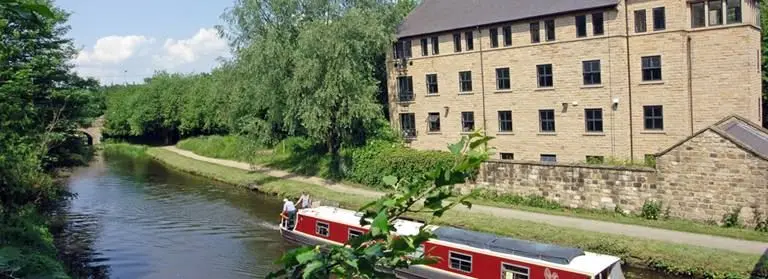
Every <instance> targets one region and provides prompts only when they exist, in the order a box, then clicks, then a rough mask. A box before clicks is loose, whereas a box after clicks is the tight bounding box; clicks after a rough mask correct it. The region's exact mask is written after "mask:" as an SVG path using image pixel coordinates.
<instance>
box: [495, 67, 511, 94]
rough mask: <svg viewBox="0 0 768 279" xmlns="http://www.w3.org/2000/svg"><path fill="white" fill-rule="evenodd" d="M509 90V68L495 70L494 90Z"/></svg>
mask: <svg viewBox="0 0 768 279" xmlns="http://www.w3.org/2000/svg"><path fill="white" fill-rule="evenodd" d="M510 88H511V84H510V81H509V68H498V69H496V89H499V90H508V89H510Z"/></svg>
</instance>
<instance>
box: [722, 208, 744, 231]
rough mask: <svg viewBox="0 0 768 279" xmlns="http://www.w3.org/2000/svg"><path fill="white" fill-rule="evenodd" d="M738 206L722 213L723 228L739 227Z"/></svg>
mask: <svg viewBox="0 0 768 279" xmlns="http://www.w3.org/2000/svg"><path fill="white" fill-rule="evenodd" d="M740 212H741V209H740V208H734V209H733V210H732V211H731V212H729V213H726V214H724V215H723V221H722V223H723V227H725V228H738V227H741V226H742V225H741V220H739V213H740Z"/></svg>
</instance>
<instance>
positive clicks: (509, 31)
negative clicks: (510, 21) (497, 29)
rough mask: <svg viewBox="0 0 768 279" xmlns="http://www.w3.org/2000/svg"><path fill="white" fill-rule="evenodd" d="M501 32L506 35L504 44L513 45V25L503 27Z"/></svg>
mask: <svg viewBox="0 0 768 279" xmlns="http://www.w3.org/2000/svg"><path fill="white" fill-rule="evenodd" d="M501 32H502V34H503V35H504V46H511V45H512V26H504V27H502V28H501Z"/></svg>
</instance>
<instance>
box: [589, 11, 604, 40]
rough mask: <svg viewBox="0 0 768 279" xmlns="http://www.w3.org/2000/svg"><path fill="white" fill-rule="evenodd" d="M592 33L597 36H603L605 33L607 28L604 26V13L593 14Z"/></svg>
mask: <svg viewBox="0 0 768 279" xmlns="http://www.w3.org/2000/svg"><path fill="white" fill-rule="evenodd" d="M592 33H593V34H594V35H595V36H597V35H603V34H604V33H605V26H604V25H603V13H602V12H600V13H594V14H592Z"/></svg>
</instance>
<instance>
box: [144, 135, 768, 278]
mask: <svg viewBox="0 0 768 279" xmlns="http://www.w3.org/2000/svg"><path fill="white" fill-rule="evenodd" d="M146 152H147V154H149V155H150V156H152V157H153V158H155V159H157V160H158V161H160V162H162V163H164V164H166V165H168V166H170V167H172V168H175V169H178V170H181V171H184V172H188V173H192V174H196V175H200V176H204V177H207V178H211V179H215V180H218V181H222V182H225V183H230V184H235V185H248V184H251V183H256V184H258V185H259V190H261V191H263V192H265V193H268V194H273V195H278V196H283V197H292V198H295V197H297V196H298V195H299V193H300V192H302V191H307V192H308V193H310V195H312V196H314V197H315V198H316V199H317V198H319V199H323V200H327V201H334V202H337V203H338V204H339V205H340V206H342V207H347V208H357V207H359V206H361V205H362V204H364V203H366V202H368V201H370V199H369V198H364V197H360V196H357V195H353V194H348V193H340V192H336V191H332V190H329V189H327V188H324V187H320V186H316V185H311V184H306V183H301V182H294V181H290V180H282V179H279V178H274V177H269V176H266V175H263V174H260V173H255V172H248V171H244V170H240V169H234V168H229V167H224V166H219V165H215V164H210V163H206V162H201V161H197V160H193V159H189V158H187V157H184V156H181V155H178V154H176V153H173V152H171V151H167V150H163V149H158V148H151V149H148V150H146ZM438 223H440V224H445V225H451V226H458V227H464V228H469V229H473V230H477V231H485V232H490V233H496V234H500V235H507V236H512V237H516V238H520V239H527V240H534V241H540V242H547V243H555V244H559V245H565V246H573V247H580V248H582V249H585V250H587V251H592V252H597V253H605V254H611V255H616V256H619V257H621V258H622V259H623V260H624V261H626V262H627V263H629V264H630V265H633V266H637V267H647V268H651V269H653V270H657V271H660V272H663V273H666V274H674V275H686V276H691V277H694V278H723V279H725V278H730V279H736V278H744V279H746V278H760V279H765V278H768V274H760V275H757V276H754V277H750V273H752V272H753V271H754V270H755V269H756V266H757V263H758V261H759V260H760V259H759V256H757V255H748V254H741V253H734V252H728V251H723V250H717V249H710V248H703V247H696V246H690V245H681V244H673V243H667V242H661V241H654V240H646V239H640V238H633V237H625V236H618V235H613V234H604V233H594V232H586V231H582V230H577V229H569V228H560V227H556V226H551V225H545V224H539V223H534V222H528V221H520V220H514V219H505V220H504V222H499V219H498V218H497V217H493V216H490V215H485V214H477V213H475V214H471V215H468V214H460V213H456V212H449V213H447V214H446V215H445V216H444V217H443V218H442V219H440V220H439V221H438ZM766 272H768V271H766Z"/></svg>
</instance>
